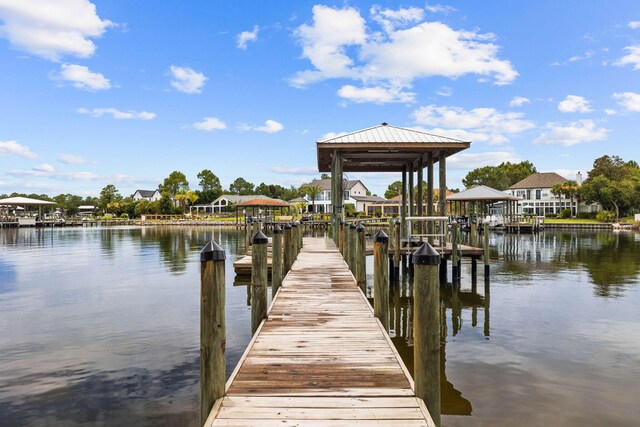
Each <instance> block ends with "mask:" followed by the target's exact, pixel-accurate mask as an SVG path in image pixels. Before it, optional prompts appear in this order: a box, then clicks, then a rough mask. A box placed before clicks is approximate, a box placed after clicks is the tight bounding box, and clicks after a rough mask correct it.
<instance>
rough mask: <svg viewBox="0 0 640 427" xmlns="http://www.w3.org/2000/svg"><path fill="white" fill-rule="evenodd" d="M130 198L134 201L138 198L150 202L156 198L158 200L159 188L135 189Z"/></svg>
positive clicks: (159, 195)
mask: <svg viewBox="0 0 640 427" xmlns="http://www.w3.org/2000/svg"><path fill="white" fill-rule="evenodd" d="M131 198H132V199H133V200H134V201H136V202H137V201H139V200H148V201H150V202H155V201H156V200H160V199H161V198H162V194H160V191H159V190H136V192H135V193H133V196H131Z"/></svg>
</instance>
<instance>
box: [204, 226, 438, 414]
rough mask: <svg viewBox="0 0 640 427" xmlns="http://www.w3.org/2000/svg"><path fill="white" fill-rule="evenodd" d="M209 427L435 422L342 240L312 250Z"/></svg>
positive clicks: (309, 244) (321, 241)
mask: <svg viewBox="0 0 640 427" xmlns="http://www.w3.org/2000/svg"><path fill="white" fill-rule="evenodd" d="M206 425H207V426H275V425H277V426H295V425H320V426H337V425H381V426H382V425H384V426H432V425H433V424H432V421H431V418H430V416H429V414H428V412H427V409H426V407H425V406H424V403H423V402H422V400H421V399H417V398H416V397H415V394H414V392H413V381H412V380H411V377H410V376H409V373H408V372H407V370H406V368H405V366H404V365H403V363H402V361H401V359H400V357H399V355H398V354H397V352H396V351H395V348H394V347H393V344H392V343H391V340H390V339H389V337H388V335H387V334H386V332H384V330H383V329H382V327H381V325H380V322H379V321H378V320H377V319H376V318H375V317H374V316H373V312H372V310H371V307H370V305H369V303H368V302H367V300H366V299H365V297H364V295H363V294H362V293H361V292H360V290H359V289H358V287H357V286H356V281H355V279H354V278H353V275H352V274H351V272H350V271H349V270H348V268H347V266H346V264H345V263H344V261H343V260H342V257H341V255H340V253H339V252H338V250H337V249H336V247H335V245H334V244H333V241H331V240H329V239H325V238H305V239H304V248H303V249H302V251H301V252H300V254H299V255H298V259H297V261H296V262H295V264H294V265H293V268H292V270H291V271H290V272H289V274H288V275H287V277H286V278H285V280H284V281H283V283H282V288H281V289H280V291H279V293H278V294H277V297H276V298H275V300H274V303H273V305H272V307H271V310H270V313H269V317H268V319H267V320H266V321H264V322H263V323H262V326H261V328H260V329H259V330H258V331H257V333H256V335H255V336H254V339H253V340H252V342H251V343H250V344H249V347H248V348H247V351H246V352H245V354H244V355H243V357H242V359H241V360H240V362H239V364H238V367H237V368H236V370H235V371H234V373H233V374H232V376H231V378H230V379H229V382H228V383H227V396H226V397H224V398H223V399H220V400H218V402H216V405H215V406H214V409H213V411H212V412H211V416H210V417H209V419H208V420H207V423H206Z"/></svg>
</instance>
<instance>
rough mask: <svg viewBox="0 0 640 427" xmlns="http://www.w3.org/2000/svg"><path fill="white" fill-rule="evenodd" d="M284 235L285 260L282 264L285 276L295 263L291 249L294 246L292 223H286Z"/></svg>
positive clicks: (283, 249)
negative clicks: (292, 241) (292, 243)
mask: <svg viewBox="0 0 640 427" xmlns="http://www.w3.org/2000/svg"><path fill="white" fill-rule="evenodd" d="M282 236H283V238H282V252H283V258H284V262H283V264H282V269H283V273H282V274H283V278H284V276H286V275H287V273H288V272H289V270H291V266H292V265H293V252H292V250H291V248H292V246H291V225H290V224H285V225H284V227H283V233H282Z"/></svg>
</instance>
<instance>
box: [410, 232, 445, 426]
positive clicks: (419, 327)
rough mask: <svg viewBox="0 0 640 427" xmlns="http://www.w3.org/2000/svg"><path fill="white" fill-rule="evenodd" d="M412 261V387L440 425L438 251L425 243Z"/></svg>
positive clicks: (437, 424)
mask: <svg viewBox="0 0 640 427" xmlns="http://www.w3.org/2000/svg"><path fill="white" fill-rule="evenodd" d="M413 264H414V273H413V300H414V301H415V303H414V317H413V322H414V323H413V330H414V332H413V336H414V346H413V360H414V362H413V363H414V367H413V371H414V379H415V390H416V396H417V397H419V398H421V399H422V400H424V402H425V404H426V405H427V409H428V410H429V413H430V414H431V417H432V418H433V420H434V422H435V424H436V426H440V281H439V277H438V264H440V254H439V253H438V252H437V251H436V250H435V249H433V247H431V245H430V244H429V243H424V244H423V245H422V246H420V248H419V249H418V250H417V251H416V252H415V253H414V254H413Z"/></svg>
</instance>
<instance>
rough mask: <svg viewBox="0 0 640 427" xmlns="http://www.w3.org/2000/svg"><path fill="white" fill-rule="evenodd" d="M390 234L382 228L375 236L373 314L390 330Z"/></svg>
mask: <svg viewBox="0 0 640 427" xmlns="http://www.w3.org/2000/svg"><path fill="white" fill-rule="evenodd" d="M388 257H389V236H387V233H385V232H384V231H382V230H380V231H378V232H377V233H376V234H375V235H374V236H373V314H374V316H376V317H377V318H378V319H380V323H382V326H384V329H385V330H386V331H387V332H389V264H388V263H387V259H388Z"/></svg>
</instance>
